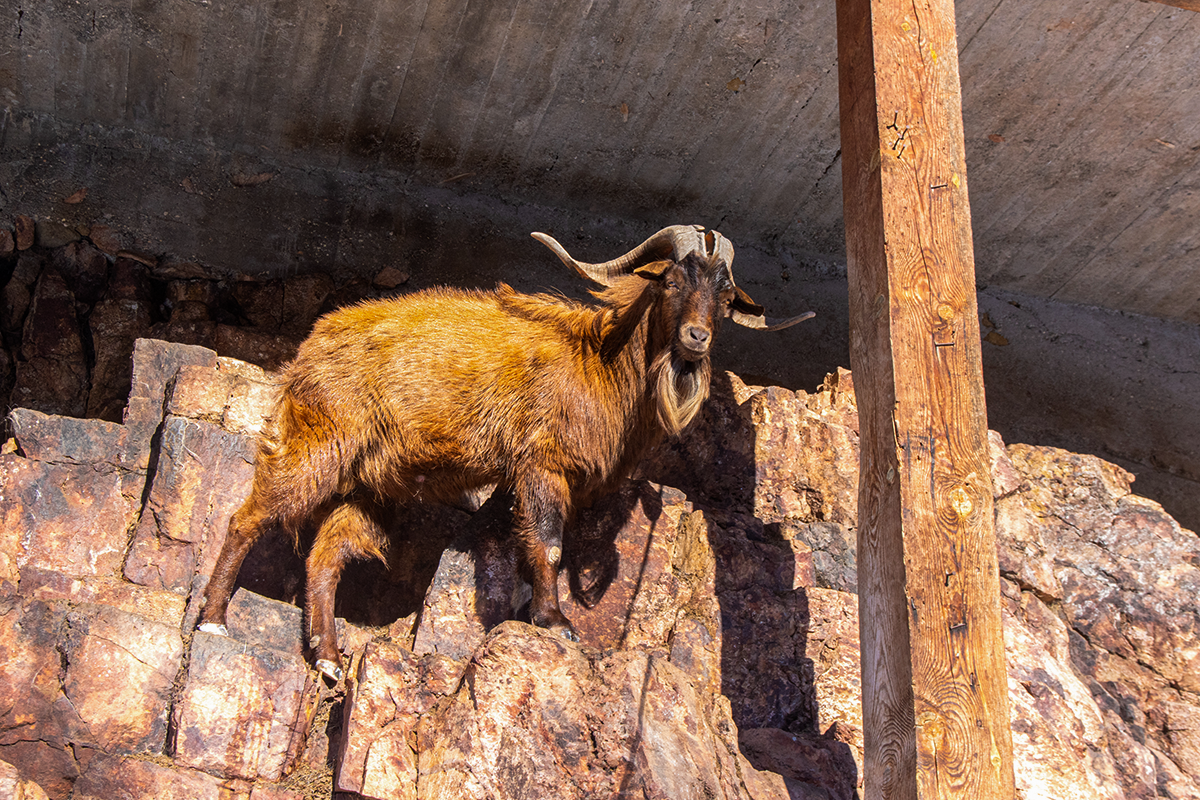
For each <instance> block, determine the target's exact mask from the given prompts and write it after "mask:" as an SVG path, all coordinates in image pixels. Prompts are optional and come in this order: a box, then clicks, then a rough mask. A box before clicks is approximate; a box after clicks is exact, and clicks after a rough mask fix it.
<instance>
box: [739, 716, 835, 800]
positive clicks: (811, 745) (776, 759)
mask: <svg viewBox="0 0 1200 800" xmlns="http://www.w3.org/2000/svg"><path fill="white" fill-rule="evenodd" d="M738 742H739V744H740V745H741V748H742V753H744V754H745V756H746V758H747V760H749V761H750V763H751V764H753V765H754V766H755V767H757V768H758V769H760V770H768V771H770V772H774V773H778V774H780V775H782V776H783V778H784V781H785V786H786V787H787V790H788V794H787V795H786V796H788V797H822V798H826V797H827V798H829V800H856V799H857V797H858V794H857V792H856V791H855V790H856V786H857V780H856V777H855V776H856V775H857V767H856V766H855V763H854V758H853V757H852V756H851V753H850V748H849V747H848V746H846V745H845V744H844V743H842V742H839V741H837V740H836V739H833V738H826V737H822V736H814V735H805V734H795V733H789V732H787V731H781V730H779V729H777V728H754V729H751V730H746V731H742V732H741V735H740V736H739V737H738Z"/></svg>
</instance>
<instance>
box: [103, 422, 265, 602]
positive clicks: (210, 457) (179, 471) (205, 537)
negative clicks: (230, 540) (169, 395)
mask: <svg viewBox="0 0 1200 800" xmlns="http://www.w3.org/2000/svg"><path fill="white" fill-rule="evenodd" d="M160 437H161V438H160V441H159V448H160V451H159V458H158V469H157V471H156V472H155V474H154V476H153V479H152V482H151V484H150V490H149V493H148V494H147V497H146V503H145V508H144V510H143V512H142V516H141V520H140V522H139V523H138V526H137V530H136V532H135V534H134V538H133V544H132V546H131V547H130V549H129V556H128V558H127V559H126V561H125V577H127V578H129V580H131V581H133V582H134V583H138V584H141V585H143V586H151V587H155V588H162V589H170V590H173V591H178V592H181V593H186V592H188V591H189V590H190V588H191V586H192V579H193V577H194V576H196V575H197V574H198V573H199V574H200V575H202V576H203V578H202V584H207V580H206V578H207V576H208V574H209V573H210V572H211V570H212V565H213V564H214V563H215V562H216V557H217V554H218V553H219V552H220V547H221V544H222V543H223V542H224V540H225V532H226V528H227V526H228V524H229V516H230V514H232V513H233V512H234V511H235V510H237V507H238V506H239V505H241V503H242V501H243V500H244V499H245V497H246V495H247V494H248V493H249V488H250V480H251V478H252V477H253V475H254V459H255V455H256V451H257V447H256V444H255V443H254V441H253V440H252V439H251V438H250V437H247V436H243V435H240V434H232V433H229V432H227V431H225V430H223V429H221V428H219V427H217V426H215V425H212V424H211V423H207V422H198V421H196V420H192V419H187V418H185V417H174V416H169V417H167V418H166V419H165V420H164V422H163V426H162V432H161V434H160Z"/></svg>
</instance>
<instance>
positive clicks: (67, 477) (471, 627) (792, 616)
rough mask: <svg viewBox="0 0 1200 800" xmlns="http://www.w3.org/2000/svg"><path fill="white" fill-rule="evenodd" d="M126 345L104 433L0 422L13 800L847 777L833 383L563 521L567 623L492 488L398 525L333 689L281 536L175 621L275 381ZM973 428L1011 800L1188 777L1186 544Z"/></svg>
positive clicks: (1154, 788)
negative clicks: (535, 590)
mask: <svg viewBox="0 0 1200 800" xmlns="http://www.w3.org/2000/svg"><path fill="white" fill-rule="evenodd" d="M31 285H32V284H31ZM81 285H82V286H83V288H82V289H80V291H86V285H85V284H81ZM30 291H31V292H33V291H34V289H32V288H31V289H30ZM323 291H326V290H325V289H324V288H322V287H319V286H318V287H315V288H314V289H313V291H312V292H310V293H305V294H303V295H301V296H298V297H296V298H293V300H294V301H295V302H296V303H297V304H299V306H303V307H311V306H312V305H313V304H315V302H316V300H315V299H314V298H315V297H316V296H318V295H320V294H321V293H322V292H323ZM17 294H19V293H15V292H14V293H10V295H11V297H10V296H9V295H6V302H8V301H9V300H11V301H12V302H13V303H17V304H18V305H19V302H20V300H21V298H20V297H18V296H17ZM189 296H190V295H188V294H187V293H185V292H181V293H179V294H178V295H177V302H178V303H179V304H180V305H183V304H185V303H186V302H192V301H190V300H188V297H189ZM30 297H31V298H32V294H31V295H30ZM100 302H103V301H100ZM247 306H248V307H250V308H254V307H253V306H252V305H251V304H250V303H249V301H247ZM270 308H271V304H270V303H265V304H264V305H263V307H262V309H260V311H261V312H262V313H268V312H269V310H270ZM254 313H255V314H258V313H259V311H255V312H254ZM133 353H134V361H133V369H132V376H133V379H132V388H131V390H130V394H129V399H128V402H127V407H126V409H125V411H124V414H123V421H122V422H121V423H116V422H111V421H110V422H105V421H100V420H86V419H74V418H69V417H60V416H54V415H48V414H45V413H42V412H38V411H34V410H24V409H22V410H18V411H16V412H13V414H12V415H11V416H10V424H11V425H12V429H13V431H14V434H15V440H14V442H12V443H10V445H9V446H8V447H6V448H5V454H3V455H0V516H2V520H3V526H2V527H0V654H3V656H4V657H3V658H0V760H2V761H3V762H5V763H0V796H13V797H31V798H32V797H38V796H40V795H39V792H44V794H45V796H48V797H51V798H66V797H70V796H73V797H76V798H93V797H94V798H108V797H118V796H154V797H167V798H170V797H214V798H216V797H221V798H230V797H243V798H244V797H249V798H258V799H259V800H272V798H274V799H275V800H294V799H295V798H299V797H328V796H331V795H332V794H333V793H334V792H341V793H351V794H356V795H359V796H363V797H379V798H383V797H387V798H393V797H398V798H410V797H411V798H441V797H488V798H504V797H513V798H518V797H529V796H534V795H535V794H539V793H540V794H542V795H545V796H548V797H580V798H583V797H596V796H604V797H607V796H617V795H619V796H627V797H644V798H676V797H687V796H701V797H723V798H754V799H755V800H766V799H767V798H781V800H782V798H789V797H790V798H794V797H824V798H837V799H838V800H841V798H846V800H849V798H852V797H854V796H856V793H858V792H861V788H862V787H861V786H860V785H859V777H858V776H859V775H860V774H861V773H860V770H859V768H858V764H860V763H861V758H862V742H863V737H862V721H861V711H860V693H861V691H860V686H859V677H858V676H859V663H860V653H859V643H858V633H857V628H858V621H857V598H856V597H855V595H854V594H853V592H854V588H855V574H854V538H855V525H856V524H857V518H856V513H855V506H856V496H855V495H856V484H857V477H856V467H857V412H856V409H855V406H854V398H853V386H852V380H851V377H850V375H849V373H846V372H840V373H839V374H837V375H834V376H830V378H829V380H828V381H827V383H826V385H825V386H824V387H822V389H821V390H820V391H818V392H815V393H813V394H811V395H810V394H806V393H803V392H798V393H794V392H787V391H783V390H781V389H778V388H767V389H761V388H756V387H749V386H746V385H744V384H743V383H742V382H741V381H740V380H738V379H737V378H736V377H734V376H732V375H722V376H718V377H717V378H716V379H715V381H714V395H713V398H712V400H711V401H710V403H709V404H708V405H707V407H706V408H705V410H704V411H703V412H702V414H701V417H700V418H699V419H698V420H697V422H696V424H695V425H694V427H693V429H691V430H690V431H689V433H688V435H686V436H685V437H682V438H681V439H679V440H676V441H673V442H668V443H666V444H665V445H664V446H663V447H662V448H661V449H660V450H659V451H658V452H656V453H654V454H653V455H652V457H651V458H649V459H647V461H646V463H645V464H643V465H642V468H641V471H640V476H639V477H638V479H636V480H631V481H629V482H628V483H626V484H625V485H624V486H623V488H622V489H621V490H620V491H619V492H617V493H616V494H615V495H614V496H613V497H611V498H608V499H607V500H605V501H604V502H602V503H598V504H597V506H596V507H595V508H593V509H590V510H587V511H586V512H584V513H583V514H581V517H580V519H579V521H578V524H577V525H576V526H575V527H574V528H573V529H572V530H571V531H569V532H568V535H567V537H566V542H565V546H564V568H563V570H562V573H561V574H560V587H559V588H560V594H561V595H562V597H563V598H564V602H563V608H564V611H565V612H566V613H567V614H568V615H569V616H570V617H571V619H572V620H573V622H574V624H575V626H576V627H577V629H578V630H579V631H580V634H581V639H582V641H581V642H579V643H572V642H567V641H564V640H562V639H560V638H557V637H555V636H552V635H550V634H548V633H547V632H545V631H541V630H539V629H535V628H532V627H530V626H529V625H527V624H524V622H522V619H523V618H524V617H525V614H526V613H527V611H526V609H525V603H526V601H527V598H528V592H527V587H525V585H524V583H523V582H522V581H521V579H520V576H519V570H518V568H517V564H516V559H515V555H514V552H513V548H512V546H511V541H510V538H511V537H510V533H509V530H510V525H511V519H510V517H509V505H510V503H509V502H507V500H508V498H506V497H505V496H504V495H503V494H502V493H498V494H497V495H496V496H494V497H492V498H491V499H490V500H489V501H488V502H486V503H483V505H482V506H481V507H478V510H474V511H471V510H467V508H476V506H474V505H472V506H467V507H465V508H462V509H434V508H419V507H418V508H414V509H410V510H407V511H405V512H403V513H401V514H398V515H397V518H396V523H395V531H394V534H395V536H394V542H393V547H392V548H391V550H390V551H389V554H388V561H389V563H388V565H378V564H376V565H371V564H364V565H360V566H359V567H356V568H355V569H358V570H360V571H358V572H354V573H351V574H348V575H347V577H346V578H345V579H344V580H343V583H342V590H341V592H340V595H341V596H340V597H339V603H338V608H339V613H340V614H342V615H344V616H345V617H347V618H348V619H339V622H338V630H339V641H340V644H341V647H342V649H343V651H344V653H345V655H346V658H347V663H348V665H349V670H348V675H349V677H348V679H347V681H346V682H345V684H344V685H338V686H329V685H328V684H327V683H325V682H324V681H321V680H318V679H317V677H316V674H315V673H314V672H313V671H312V670H310V669H309V667H308V661H307V660H306V654H305V652H304V649H303V636H302V628H303V625H302V619H301V613H300V610H299V608H298V607H297V606H296V605H295V600H296V599H297V596H298V595H299V593H300V592H299V589H300V586H301V580H302V578H301V576H300V569H301V563H300V560H299V558H298V557H297V556H296V554H295V553H294V551H293V545H292V543H291V542H290V541H287V540H286V539H280V538H277V537H274V538H273V537H267V538H265V539H264V540H263V541H262V542H260V544H259V545H258V546H257V547H256V548H255V549H254V551H252V553H251V556H250V558H249V559H248V560H247V562H246V566H245V568H244V569H243V576H242V583H243V584H244V585H245V586H252V587H253V588H255V589H257V590H258V591H260V592H265V593H267V594H269V595H271V597H265V596H263V595H262V594H258V593H255V592H251V591H248V590H247V588H242V589H239V591H238V592H237V593H236V594H235V596H234V599H233V601H232V603H231V606H230V612H229V629H230V636H229V637H228V638H225V637H218V636H213V635H210V634H205V633H195V632H193V626H194V620H195V618H196V615H197V613H198V611H199V602H200V597H201V593H202V591H203V589H204V586H205V584H206V581H207V576H208V573H209V571H210V570H211V565H212V561H213V559H214V558H215V555H216V553H217V552H218V551H219V549H220V546H221V543H222V541H223V537H224V528H225V524H226V520H227V518H228V516H229V514H230V513H231V512H232V510H233V509H235V508H236V506H237V505H238V503H239V502H240V501H241V499H242V498H243V497H244V496H245V494H246V492H247V491H248V488H249V480H250V476H251V475H252V472H253V462H254V459H255V454H256V448H255V441H254V437H255V435H256V434H257V433H258V432H259V431H260V430H262V428H263V426H264V424H266V422H265V421H266V416H267V415H268V414H269V412H270V408H271V403H272V398H273V396H274V392H275V385H274V382H273V379H272V378H271V377H270V376H269V374H267V373H264V372H263V371H262V370H260V369H258V368H255V367H251V366H249V365H247V364H244V363H241V362H237V361H234V360H232V359H229V358H224V357H220V356H218V355H217V354H216V353H215V352H213V351H212V350H209V349H207V348H204V347H198V346H189V345H181V344H166V343H162V342H154V341H148V340H140V341H137V342H136V343H135V344H134V345H133ZM992 446H993V467H994V469H993V482H994V485H995V490H996V514H997V533H998V536H999V540H1000V554H1001V559H1000V560H1001V569H1002V577H1003V579H1004V580H1003V586H1004V603H1003V613H1004V623H1005V635H1006V655H1007V657H1008V664H1009V688H1010V701H1011V704H1012V708H1013V721H1012V725H1013V732H1014V742H1015V756H1016V771H1017V783H1018V787H1019V795H1020V797H1022V798H1026V799H1028V800H1032V798H1047V799H1048V800H1049V798H1055V800H1059V799H1061V798H1142V797H1146V798H1149V797H1169V798H1189V797H1191V798H1195V797H1200V789H1198V779H1200V734H1198V731H1200V697H1198V693H1200V687H1198V686H1197V684H1196V681H1197V678H1196V676H1197V675H1198V674H1200V663H1198V661H1197V658H1198V655H1197V654H1198V652H1200V626H1198V617H1197V611H1196V608H1195V603H1194V598H1195V597H1196V596H1197V592H1198V590H1200V545H1198V540H1197V537H1196V536H1195V534H1193V533H1191V532H1190V531H1185V530H1182V529H1180V528H1179V526H1178V525H1177V524H1175V523H1174V521H1173V520H1171V519H1170V517H1168V516H1166V515H1165V514H1164V513H1163V512H1162V510H1161V509H1160V508H1159V507H1158V506H1157V505H1156V504H1154V503H1152V502H1150V501H1147V500H1145V499H1143V498H1140V497H1137V496H1136V495H1134V494H1132V493H1131V491H1130V489H1131V487H1130V476H1128V475H1127V474H1125V473H1123V472H1122V471H1121V470H1119V469H1117V468H1116V467H1113V466H1111V465H1108V464H1106V463H1104V462H1102V461H1100V460H1099V459H1095V458H1093V457H1090V456H1078V455H1074V454H1070V453H1065V452H1062V451H1056V450H1052V449H1049V448H1037V447H1030V446H1026V445H1013V446H1010V447H1005V446H1004V443H1003V442H1001V441H1000V440H999V438H998V437H995V436H993V439H992ZM4 792H7V793H8V794H3V793H4ZM72 793H73V794H72Z"/></svg>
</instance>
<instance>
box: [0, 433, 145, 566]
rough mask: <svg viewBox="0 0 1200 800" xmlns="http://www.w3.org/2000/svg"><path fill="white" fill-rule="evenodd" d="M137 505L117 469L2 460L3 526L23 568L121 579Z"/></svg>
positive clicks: (8, 457)
mask: <svg viewBox="0 0 1200 800" xmlns="http://www.w3.org/2000/svg"><path fill="white" fill-rule="evenodd" d="M137 500H138V497H137V495H136V494H132V495H131V493H130V484H129V481H128V480H127V476H125V475H124V474H122V473H121V472H118V471H116V470H97V469H95V468H93V467H92V466H89V465H81V466H76V465H71V464H55V463H51V462H48V461H33V460H30V459H26V458H21V457H19V456H16V455H3V456H0V521H2V524H3V528H4V531H5V535H6V537H7V538H9V541H10V543H12V545H13V546H12V549H9V550H7V553H8V554H9V555H10V558H11V557H12V556H13V555H14V554H15V562H16V566H18V567H25V566H30V567H34V568H38V569H45V570H55V571H58V572H61V573H63V574H64V575H70V576H75V577H88V576H96V575H100V576H106V575H114V574H116V571H117V570H118V569H119V568H120V563H121V560H122V558H123V556H124V552H125V549H126V547H127V546H128V541H129V537H128V533H127V530H128V528H129V525H130V523H131V522H132V521H133V520H134V519H135V518H136V515H137V510H138V509H137Z"/></svg>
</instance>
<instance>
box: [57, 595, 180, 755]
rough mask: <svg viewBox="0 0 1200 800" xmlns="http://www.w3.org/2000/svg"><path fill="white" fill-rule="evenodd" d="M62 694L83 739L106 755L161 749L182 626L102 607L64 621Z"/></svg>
mask: <svg viewBox="0 0 1200 800" xmlns="http://www.w3.org/2000/svg"><path fill="white" fill-rule="evenodd" d="M67 625H68V632H67V636H66V640H65V642H64V644H63V647H62V652H63V656H64V658H65V660H66V676H65V678H64V679H63V691H64V692H65V694H66V697H67V700H68V701H69V702H70V703H71V707H72V708H73V709H74V710H75V713H76V714H77V715H78V716H79V719H80V723H81V727H80V730H79V732H78V735H79V736H80V737H81V738H83V739H84V740H85V741H86V742H87V743H88V744H89V745H91V746H93V747H95V748H96V749H98V750H102V751H104V752H107V753H148V752H159V751H161V750H162V747H163V743H164V741H165V739H166V732H167V711H168V707H169V704H170V701H171V687H172V684H173V683H174V681H175V676H176V674H177V673H178V672H179V662H180V658H181V657H182V655H183V642H182V640H181V638H180V635H179V627H178V626H177V625H173V624H170V623H166V622H160V621H156V620H151V619H147V618H146V617H142V616H139V615H137V614H130V613H127V612H125V611H120V610H118V609H115V608H112V607H109V606H101V605H90V604H86V605H81V606H78V607H77V608H76V609H75V610H74V611H72V612H71V613H70V614H69V615H68V616H67Z"/></svg>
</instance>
